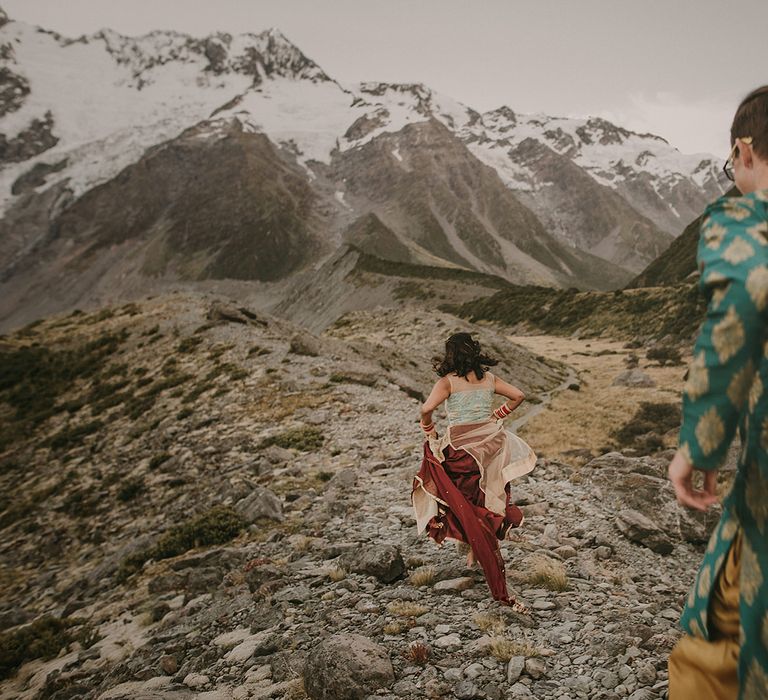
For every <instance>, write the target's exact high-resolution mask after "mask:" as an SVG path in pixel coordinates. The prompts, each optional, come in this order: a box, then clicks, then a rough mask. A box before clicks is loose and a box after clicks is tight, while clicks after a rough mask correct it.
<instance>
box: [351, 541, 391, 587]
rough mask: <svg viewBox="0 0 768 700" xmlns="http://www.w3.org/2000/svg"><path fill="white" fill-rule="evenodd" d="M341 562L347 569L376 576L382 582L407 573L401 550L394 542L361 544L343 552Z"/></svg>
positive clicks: (389, 581) (388, 581)
mask: <svg viewBox="0 0 768 700" xmlns="http://www.w3.org/2000/svg"><path fill="white" fill-rule="evenodd" d="M339 564H340V565H341V566H342V568H344V569H346V570H347V571H352V572H354V573H356V574H366V575H368V576H375V577H376V578H377V579H379V581H381V582H382V583H392V581H394V580H395V579H398V578H400V576H402V575H403V574H404V573H405V562H404V561H403V557H402V555H401V554H400V550H399V549H398V548H397V547H395V546H394V545H392V544H377V545H371V546H361V547H360V548H359V549H355V550H353V551H351V552H346V553H345V554H342V555H341V557H340V558H339Z"/></svg>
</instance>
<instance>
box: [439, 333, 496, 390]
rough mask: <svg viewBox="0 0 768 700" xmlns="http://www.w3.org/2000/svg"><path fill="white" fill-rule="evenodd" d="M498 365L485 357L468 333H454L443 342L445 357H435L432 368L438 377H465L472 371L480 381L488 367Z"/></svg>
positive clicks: (494, 360)
mask: <svg viewBox="0 0 768 700" xmlns="http://www.w3.org/2000/svg"><path fill="white" fill-rule="evenodd" d="M497 364H499V361H498V360H496V359H494V358H493V357H489V356H488V355H485V354H484V353H483V351H482V348H481V347H480V343H478V342H477V341H476V340H475V339H474V338H472V336H471V335H470V334H469V333H454V334H453V335H452V336H451V337H450V338H448V340H446V341H445V357H436V358H434V360H433V362H432V367H433V368H434V370H435V372H437V374H438V376H440V377H444V376H445V375H446V374H450V373H451V372H456V374H458V375H459V376H460V377H465V378H466V376H467V375H468V374H469V373H470V372H471V371H472V370H474V372H475V374H476V375H477V378H478V379H482V378H483V376H484V375H485V373H486V371H487V370H488V368H489V367H492V366H493V365H497Z"/></svg>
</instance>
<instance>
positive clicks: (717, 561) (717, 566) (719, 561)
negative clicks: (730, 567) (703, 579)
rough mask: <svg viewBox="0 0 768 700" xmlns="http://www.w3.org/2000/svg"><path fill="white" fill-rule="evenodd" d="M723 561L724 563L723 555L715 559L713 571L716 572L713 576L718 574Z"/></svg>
mask: <svg viewBox="0 0 768 700" xmlns="http://www.w3.org/2000/svg"><path fill="white" fill-rule="evenodd" d="M724 561H725V554H721V555H720V556H719V557H718V558H717V559H715V566H714V569H713V570H714V571H715V572H716V574H715V575H717V574H718V573H720V567H721V566H722V565H723V562H724Z"/></svg>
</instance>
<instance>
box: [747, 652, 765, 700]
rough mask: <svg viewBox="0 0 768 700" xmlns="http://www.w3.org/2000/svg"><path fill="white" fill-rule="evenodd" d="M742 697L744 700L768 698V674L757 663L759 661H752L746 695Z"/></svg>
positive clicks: (748, 673)
mask: <svg viewBox="0 0 768 700" xmlns="http://www.w3.org/2000/svg"><path fill="white" fill-rule="evenodd" d="M741 697H742V698H743V700H765V698H768V674H766V672H765V671H764V670H763V668H762V667H761V666H760V664H759V663H758V662H757V659H754V660H753V661H752V664H751V665H750V667H749V671H747V678H746V682H745V683H744V693H743V695H742V696H741Z"/></svg>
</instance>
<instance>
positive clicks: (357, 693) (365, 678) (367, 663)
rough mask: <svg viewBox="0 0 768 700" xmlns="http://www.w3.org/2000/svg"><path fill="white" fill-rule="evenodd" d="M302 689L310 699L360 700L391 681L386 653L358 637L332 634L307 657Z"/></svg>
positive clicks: (391, 676)
mask: <svg viewBox="0 0 768 700" xmlns="http://www.w3.org/2000/svg"><path fill="white" fill-rule="evenodd" d="M303 678H304V687H305V689H306V693H307V695H308V696H309V697H310V698H311V700H363V698H365V697H366V696H367V695H369V694H371V693H372V692H374V691H375V690H378V689H380V688H387V687H389V686H391V685H392V684H393V683H394V681H395V672H394V669H393V668H392V663H391V661H390V660H389V655H388V654H387V652H386V650H385V649H384V648H383V647H381V646H379V645H378V644H374V643H373V642H372V641H371V640H370V639H368V638H367V637H363V636H361V635H359V634H335V635H333V636H332V637H329V638H328V639H325V640H324V641H322V642H320V644H318V645H317V646H316V647H315V648H314V649H312V650H311V651H310V653H309V655H308V657H307V660H306V664H305V666H304V672H303Z"/></svg>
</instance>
